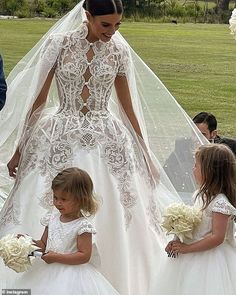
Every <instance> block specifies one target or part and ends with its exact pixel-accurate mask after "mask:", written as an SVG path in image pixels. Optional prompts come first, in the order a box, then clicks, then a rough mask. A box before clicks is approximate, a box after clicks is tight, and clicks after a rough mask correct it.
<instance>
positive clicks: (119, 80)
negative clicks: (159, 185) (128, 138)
mask: <svg viewBox="0 0 236 295" xmlns="http://www.w3.org/2000/svg"><path fill="white" fill-rule="evenodd" d="M115 88H116V93H117V97H118V99H119V101H120V103H121V105H122V108H123V110H124V112H125V114H126V115H127V117H128V119H129V121H130V123H131V125H132V127H133V129H134V130H135V132H136V134H137V135H138V136H137V138H138V141H139V143H140V145H141V147H142V149H143V152H144V159H145V162H146V164H147V166H148V170H149V171H150V172H151V174H152V177H153V178H154V179H155V182H156V181H157V180H158V179H159V171H158V169H157V168H156V166H155V165H154V163H153V161H152V159H151V157H150V154H149V152H148V148H147V146H146V144H145V142H144V140H143V135H142V132H141V128H140V125H139V122H138V120H137V117H136V115H135V113H134V109H133V105H132V99H131V95H130V91H129V85H128V81H127V78H126V76H124V75H121V76H119V75H118V76H117V77H116V79H115Z"/></svg>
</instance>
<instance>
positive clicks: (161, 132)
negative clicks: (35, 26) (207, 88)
mask: <svg viewBox="0 0 236 295" xmlns="http://www.w3.org/2000/svg"><path fill="white" fill-rule="evenodd" d="M82 6H83V1H81V2H80V3H79V4H77V5H76V6H75V7H74V9H73V10H71V11H70V12H69V13H68V14H67V15H65V16H64V17H63V18H62V19H61V20H59V21H58V22H57V23H56V24H55V25H54V26H53V27H52V28H51V29H50V30H49V31H48V32H47V33H46V34H45V35H44V36H43V37H42V38H41V40H40V41H39V42H38V43H37V44H36V45H35V46H34V47H33V48H32V49H31V50H30V51H29V52H28V54H26V55H25V56H24V57H23V58H22V59H21V60H20V62H19V63H18V64H17V65H16V66H15V68H14V69H13V70H12V72H11V73H10V75H9V76H8V78H7V83H8V92H7V101H6V105H5V107H4V108H3V110H2V111H1V113H0V198H2V200H4V198H5V197H6V196H7V195H8V193H9V191H10V189H11V187H12V182H13V181H12V180H10V179H9V177H8V172H7V167H6V164H7V162H8V161H9V160H10V158H11V156H12V154H13V153H14V151H15V149H16V147H17V146H19V145H20V146H22V145H24V142H25V141H26V140H27V137H28V136H29V135H30V132H31V128H33V126H34V121H35V120H37V119H38V117H39V116H41V115H42V114H45V113H49V114H50V113H55V112H56V109H57V107H58V104H59V102H58V94H57V87H56V83H55V80H53V83H52V86H51V87H50V91H49V94H48V99H47V103H46V105H45V106H44V107H43V110H37V111H35V112H34V114H33V115H32V116H31V118H30V120H29V114H30V112H31V109H32V106H33V104H34V101H35V99H36V98H37V96H38V94H39V93H40V90H41V89H42V86H43V84H44V82H45V80H46V77H47V76H48V73H49V72H50V70H51V69H52V67H53V66H54V64H55V62H56V60H57V57H58V54H59V52H60V48H61V45H62V42H63V39H64V36H65V34H66V33H67V32H68V31H72V30H75V29H77V28H78V26H80V25H81V24H82V23H83V22H84V21H85V20H86V15H85V11H84V9H83V7H82ZM113 38H114V40H119V42H122V43H123V44H124V45H125V46H126V47H127V48H128V50H129V55H130V66H129V72H128V74H127V79H128V83H129V88H130V93H131V97H132V104H133V108H134V110H135V114H136V116H137V119H138V121H139V124H140V127H141V131H142V134H143V139H144V142H145V146H146V147H147V150H148V153H149V154H150V156H151V158H152V161H153V162H154V163H155V165H156V166H157V167H158V169H159V171H160V180H158V181H161V182H162V183H163V184H164V185H165V186H166V187H167V188H168V189H169V191H170V192H172V193H171V194H170V195H172V196H173V199H172V197H171V199H172V200H176V199H178V194H177V193H176V190H177V191H178V192H179V193H180V195H181V196H184V197H186V194H187V198H189V196H190V195H191V193H192V191H194V190H195V183H194V180H193V176H192V172H191V169H192V163H189V164H188V165H184V163H183V160H182V156H184V159H185V160H186V159H187V162H189V161H188V159H189V157H190V159H191V160H190V162H192V161H193V153H194V148H195V147H197V146H198V145H199V144H202V143H203V142H206V140H205V138H204V137H203V136H202V135H201V134H200V133H199V131H198V130H197V128H196V127H195V125H194V124H193V123H192V120H191V119H190V118H189V116H188V115H187V114H186V112H185V111H184V110H183V109H182V108H181V106H180V105H179V104H178V103H177V101H176V100H175V99H174V97H173V96H172V95H171V94H170V93H169V91H168V90H167V89H166V87H165V86H164V85H163V84H162V82H161V81H160V80H159V79H158V78H157V76H156V75H155V74H154V73H153V72H152V71H151V70H150V69H149V68H148V67H147V65H146V64H145V63H144V62H143V61H142V60H141V58H140V57H139V56H138V55H137V54H136V53H135V52H134V51H133V49H132V48H131V47H130V46H129V44H128V43H127V42H126V41H125V39H124V38H123V37H122V36H121V34H120V33H119V32H116V33H115V35H114V36H113ZM110 111H111V112H112V113H113V114H114V115H115V116H116V117H117V118H119V119H121V120H122V121H123V122H124V124H125V125H126V126H127V128H129V130H130V132H131V133H132V134H133V136H134V138H136V140H137V142H139V146H140V152H142V153H143V154H144V155H145V154H146V148H144V149H143V146H144V145H143V143H142V142H141V141H140V139H139V138H138V137H137V136H136V134H135V131H134V130H133V128H132V126H131V125H130V123H129V120H128V119H127V117H126V114H125V112H124V111H123V110H122V107H121V105H120V103H119V100H118V99H117V96H116V92H115V90H113V92H112V97H111V99H110ZM179 143H181V146H180V149H181V153H180V154H179V153H178V152H177V151H176V145H177V146H178V144H179ZM173 151H174V153H173ZM186 155H187V156H186ZM176 163H177V164H176ZM182 164H183V165H182ZM172 167H175V169H172ZM166 168H167V169H166ZM164 171H166V172H167V174H168V177H167V175H166V173H165V172H164ZM0 206H1V199H0Z"/></svg>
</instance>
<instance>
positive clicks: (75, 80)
mask: <svg viewBox="0 0 236 295" xmlns="http://www.w3.org/2000/svg"><path fill="white" fill-rule="evenodd" d="M87 34H88V28H87V25H86V24H85V23H84V24H83V25H82V26H81V27H80V28H79V29H78V30H76V31H73V32H69V33H67V35H66V36H65V37H64V40H63V42H62V47H61V49H60V52H59V56H58V59H57V63H56V65H55V67H56V70H55V75H56V82H57V85H58V93H59V99H60V110H59V112H63V113H66V114H67V115H73V114H80V115H82V114H81V113H80V112H81V110H83V113H84V112H87V111H107V108H108V102H109V98H110V95H111V91H112V86H113V84H114V80H115V78H116V76H117V75H125V73H126V71H127V68H128V66H129V63H128V61H129V56H128V51H127V49H126V48H125V45H124V44H120V43H118V42H117V41H116V42H115V41H114V39H111V40H110V41H109V42H102V41H100V40H99V41H96V42H94V43H89V41H88V40H87V39H86V37H87ZM83 108H84V109H83Z"/></svg>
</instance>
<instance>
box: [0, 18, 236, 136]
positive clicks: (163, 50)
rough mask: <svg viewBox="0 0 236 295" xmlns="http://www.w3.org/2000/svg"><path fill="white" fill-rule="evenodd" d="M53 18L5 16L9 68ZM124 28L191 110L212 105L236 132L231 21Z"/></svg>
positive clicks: (227, 129)
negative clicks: (48, 19)
mask: <svg viewBox="0 0 236 295" xmlns="http://www.w3.org/2000/svg"><path fill="white" fill-rule="evenodd" d="M52 24H53V21H47V20H0V35H1V41H2V40H4V42H3V41H2V42H1V44H0V52H1V54H2V55H3V56H4V61H5V71H6V74H7V73H9V71H10V70H11V69H12V68H13V66H14V65H15V64H16V62H17V61H18V60H19V59H20V58H21V57H22V56H23V55H24V54H25V53H26V52H27V51H28V50H29V49H30V48H31V47H32V46H33V45H34V44H35V43H36V41H37V40H38V39H39V38H40V37H41V36H42V34H43V33H44V32H45V31H47V29H49V27H50V26H51V25H52ZM120 31H121V33H122V34H123V35H124V36H125V37H126V38H127V39H128V41H129V43H130V44H131V46H132V47H133V48H134V49H135V51H136V52H137V53H138V54H139V55H140V56H141V57H142V58H143V59H144V61H145V62H146V63H147V64H148V65H149V67H150V68H151V69H152V70H153V71H154V72H155V73H156V74H157V75H158V76H159V78H160V79H161V80H162V81H163V82H164V84H165V85H166V86H167V88H168V89H169V90H170V92H171V93H172V94H173V95H174V96H175V98H176V99H177V100H178V102H179V103H180V104H181V105H182V107H183V108H184V109H185V110H186V111H187V113H188V114H189V115H190V116H193V115H194V114H196V113H198V112H200V111H210V112H212V113H213V114H215V115H216V117H217V119H218V122H219V132H220V134H222V135H225V136H231V137H236V120H235V118H236V58H235V57H236V42H235V41H234V40H233V38H232V36H231V35H230V34H229V29H228V26H227V25H212V24H178V25H175V24H159V23H141V22H138V23H132V22H127V23H123V25H122V27H121V29H120Z"/></svg>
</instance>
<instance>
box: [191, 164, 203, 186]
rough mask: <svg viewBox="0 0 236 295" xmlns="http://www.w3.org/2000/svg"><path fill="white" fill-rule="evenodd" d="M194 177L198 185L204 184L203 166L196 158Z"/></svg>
mask: <svg viewBox="0 0 236 295" xmlns="http://www.w3.org/2000/svg"><path fill="white" fill-rule="evenodd" d="M193 175H194V177H195V180H196V182H197V184H198V185H201V184H202V182H203V179H202V172H201V164H200V161H199V160H198V159H197V158H196V159H195V163H194V166H193Z"/></svg>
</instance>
